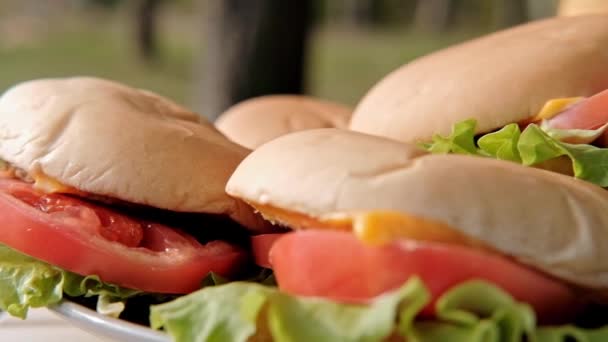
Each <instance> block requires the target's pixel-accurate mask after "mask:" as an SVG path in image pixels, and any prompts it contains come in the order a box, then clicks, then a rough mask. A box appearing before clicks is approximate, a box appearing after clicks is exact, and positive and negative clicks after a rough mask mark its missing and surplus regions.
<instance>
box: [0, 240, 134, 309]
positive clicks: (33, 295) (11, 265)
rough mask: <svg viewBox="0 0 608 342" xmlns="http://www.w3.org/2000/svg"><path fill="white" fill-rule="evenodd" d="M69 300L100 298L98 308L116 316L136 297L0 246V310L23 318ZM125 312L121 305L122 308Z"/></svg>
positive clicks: (95, 277)
mask: <svg viewBox="0 0 608 342" xmlns="http://www.w3.org/2000/svg"><path fill="white" fill-rule="evenodd" d="M64 293H66V294H68V295H69V296H73V297H77V296H85V297H91V296H99V297H100V304H98V308H100V310H102V311H106V312H107V313H109V314H111V315H113V316H117V315H118V314H119V313H120V311H122V309H121V305H116V304H114V305H113V306H108V305H110V304H112V303H117V302H119V301H121V300H123V299H126V298H129V297H132V296H135V295H137V294H139V291H135V290H130V289H124V288H121V287H118V286H116V285H112V284H107V283H104V282H102V281H101V280H100V279H99V277H97V276H88V277H82V276H79V275H76V274H74V273H71V272H67V271H65V270H62V269H60V268H57V267H54V266H51V265H49V264H47V263H44V262H41V261H39V260H36V259H34V258H32V257H29V256H27V255H24V254H21V253H19V252H16V251H14V250H12V249H10V248H9V247H6V246H4V245H1V244H0V309H1V310H4V311H7V312H8V313H9V314H11V315H13V316H15V317H19V318H25V317H26V315H27V311H28V309H29V308H30V307H31V308H37V307H45V306H49V305H52V304H56V303H58V302H59V301H60V300H61V299H62V298H63V294H64ZM122 308H124V305H122Z"/></svg>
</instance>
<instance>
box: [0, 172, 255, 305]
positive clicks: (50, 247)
mask: <svg viewBox="0 0 608 342" xmlns="http://www.w3.org/2000/svg"><path fill="white" fill-rule="evenodd" d="M0 217H1V218H2V228H1V229H0V243H2V244H5V245H7V246H9V247H11V248H14V249H15V250H18V251H20V252H22V253H24V254H27V255H30V256H32V257H34V258H37V259H40V260H43V261H46V262H48V263H50V264H52V265H56V266H58V267H61V268H63V269H66V270H68V271H71V272H74V273H77V274H80V275H85V276H86V275H98V276H99V277H100V278H101V279H102V280H103V281H106V282H109V283H113V284H116V285H120V286H123V287H128V288H133V289H138V290H142V291H146V292H154V293H176V294H179V293H189V292H192V291H194V290H196V289H198V288H199V287H200V282H201V280H202V279H203V278H204V277H205V276H206V275H207V274H208V273H209V272H215V273H218V274H221V275H224V276H229V275H230V274H232V273H234V272H235V271H236V270H237V269H238V267H239V266H240V265H241V264H242V262H243V261H244V259H245V253H244V251H243V250H242V249H240V248H238V247H235V246H233V245H231V244H228V243H226V242H223V241H213V242H209V243H207V244H204V245H203V244H201V243H199V242H198V241H196V240H195V239H194V238H193V237H191V236H189V235H187V234H185V233H183V232H181V231H178V230H176V229H172V228H169V227H167V226H164V225H161V224H156V223H150V222H140V221H138V220H136V219H134V218H131V217H128V216H126V215H124V214H121V213H118V212H115V211H112V210H111V209H108V208H105V207H101V206H98V205H95V204H92V203H89V202H86V201H83V200H79V199H76V198H72V197H68V196H64V195H60V194H44V193H41V192H39V191H37V190H35V189H33V188H32V186H31V185H30V184H27V183H25V182H22V181H18V180H11V179H0Z"/></svg>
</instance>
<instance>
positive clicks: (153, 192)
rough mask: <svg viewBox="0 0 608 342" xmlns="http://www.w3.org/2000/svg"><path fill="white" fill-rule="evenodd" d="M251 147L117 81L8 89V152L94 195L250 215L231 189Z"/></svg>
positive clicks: (34, 171)
mask: <svg viewBox="0 0 608 342" xmlns="http://www.w3.org/2000/svg"><path fill="white" fill-rule="evenodd" d="M247 153H248V151H247V150H246V149H244V148H242V147H240V146H238V145H236V144H234V143H232V142H230V141H229V140H228V139H226V138H225V137H224V136H223V135H222V134H221V133H219V132H218V131H217V130H216V129H215V128H214V127H213V126H212V125H211V124H210V123H208V122H205V121H203V120H202V119H201V117H200V116H199V115H197V114H195V113H193V112H191V111H189V110H187V109H185V108H183V107H181V106H179V105H177V104H175V103H173V102H171V101H170V100H168V99H165V98H163V97H161V96H158V95H155V94H153V93H151V92H147V91H143V90H138V89H134V88H130V87H127V86H124V85H121V84H118V83H115V82H111V81H107V80H102V79H96V78H85V77H80V78H66V79H43V80H35V81H29V82H25V83H22V84H19V85H16V86H15V87H13V88H12V89H10V90H8V91H7V92H6V93H5V94H4V95H3V96H2V97H0V158H1V159H3V160H5V161H7V162H9V163H10V164H12V165H13V166H15V167H17V168H20V169H23V170H25V171H26V172H28V173H29V174H30V175H32V176H35V175H41V174H42V175H44V176H46V177H50V178H52V179H55V180H57V181H58V182H60V183H62V184H65V185H68V186H71V187H74V188H76V189H78V190H81V191H84V192H87V193H91V194H94V195H99V196H107V197H111V198H116V199H120V200H122V201H127V202H131V203H137V204H142V205H149V206H152V207H156V208H162V209H169V210H174V211H180V212H204V213H214V214H224V213H226V214H234V215H236V216H240V215H245V216H248V214H247V213H245V212H244V211H243V209H242V208H241V207H242V205H240V204H239V203H238V202H237V201H235V200H234V199H232V198H231V197H229V196H227V195H226V194H225V192H224V187H225V184H226V181H227V180H228V178H229V176H230V174H231V173H232V171H233V170H234V168H235V167H236V166H237V164H238V163H239V162H240V161H241V160H242V159H243V158H244V157H245V156H246V155H247ZM237 220H238V218H237Z"/></svg>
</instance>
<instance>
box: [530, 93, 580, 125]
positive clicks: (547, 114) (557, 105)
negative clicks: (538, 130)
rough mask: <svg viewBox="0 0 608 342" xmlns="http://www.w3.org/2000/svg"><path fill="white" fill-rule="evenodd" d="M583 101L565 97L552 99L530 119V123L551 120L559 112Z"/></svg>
mask: <svg viewBox="0 0 608 342" xmlns="http://www.w3.org/2000/svg"><path fill="white" fill-rule="evenodd" d="M582 99H584V98H583V97H567V98H561V99H552V100H549V101H547V102H546V103H545V105H544V106H543V108H541V110H540V111H539V112H538V114H536V116H535V117H534V118H532V120H531V121H532V122H538V121H542V120H547V119H551V118H552V117H554V116H556V115H557V114H559V113H560V112H562V111H563V110H564V109H566V107H568V106H570V105H572V104H574V103H576V102H578V101H580V100H582Z"/></svg>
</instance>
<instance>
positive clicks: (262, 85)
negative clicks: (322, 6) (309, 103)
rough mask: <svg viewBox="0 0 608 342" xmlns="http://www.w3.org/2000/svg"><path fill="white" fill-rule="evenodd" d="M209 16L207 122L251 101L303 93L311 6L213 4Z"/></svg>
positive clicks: (280, 0) (240, 1)
mask: <svg viewBox="0 0 608 342" xmlns="http://www.w3.org/2000/svg"><path fill="white" fill-rule="evenodd" d="M206 12H207V14H208V20H207V21H208V22H207V37H208V39H207V46H206V58H205V59H204V62H203V65H202V66H203V68H202V70H201V71H202V72H203V73H204V74H203V75H202V80H203V84H202V93H201V94H199V96H200V97H201V98H202V100H203V103H202V106H201V109H202V110H203V113H205V114H206V115H207V116H208V117H209V118H211V119H214V118H216V117H217V116H218V115H219V114H221V113H222V112H223V111H224V110H226V109H227V108H228V107H229V106H231V105H232V104H234V103H237V102H240V101H242V100H245V99H247V98H251V97H255V96H260V95H265V94H276V93H301V92H302V91H303V88H304V81H305V80H304V69H305V60H306V58H305V57H306V50H307V36H308V31H309V27H310V15H311V12H312V9H311V2H310V1H308V0H300V1H285V0H256V1H251V0H215V1H209V2H208V3H207V8H206Z"/></svg>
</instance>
